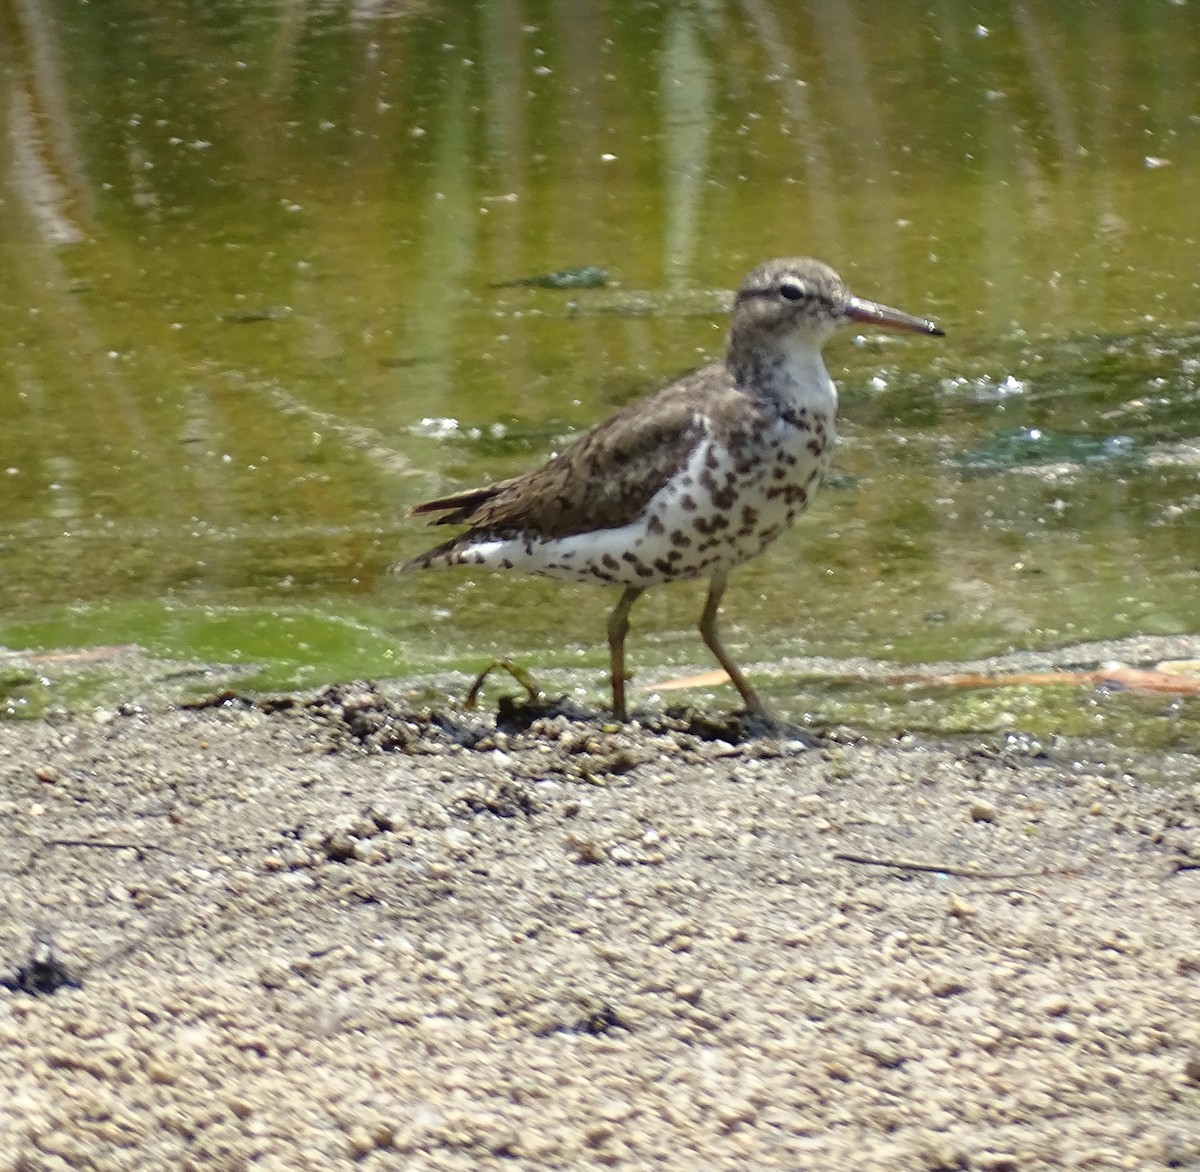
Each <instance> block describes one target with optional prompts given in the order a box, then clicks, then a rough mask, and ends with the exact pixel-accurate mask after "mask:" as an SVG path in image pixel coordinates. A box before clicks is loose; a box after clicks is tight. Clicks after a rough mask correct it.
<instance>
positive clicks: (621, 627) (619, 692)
mask: <svg viewBox="0 0 1200 1172" xmlns="http://www.w3.org/2000/svg"><path fill="white" fill-rule="evenodd" d="M643 589H644V588H643V587H641V586H626V587H625V592H624V594H622V595H621V601H620V602H618V603H617V605H616V606H614V607H613V612H612V614H610V615H609V616H608V652H609V656H610V658H611V662H612V698H613V716H615V717H616V718H617V719H618V720H628V719H629V714H628V713H627V712H626V710H625V681H626V680H627V679H628V678H629V677H628V676H627V675H626V673H625V636H626V635H627V634H628V633H629V611H630V609H631V608H632V607H633V604H634V603H635V602H637V600H638V599H639V598H640V597H641V595H642V591H643Z"/></svg>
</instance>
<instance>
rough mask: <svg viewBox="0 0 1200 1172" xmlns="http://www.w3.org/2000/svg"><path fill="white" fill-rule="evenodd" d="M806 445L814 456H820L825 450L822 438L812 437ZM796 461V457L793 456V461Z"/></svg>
mask: <svg viewBox="0 0 1200 1172" xmlns="http://www.w3.org/2000/svg"><path fill="white" fill-rule="evenodd" d="M804 446H805V447H806V448H807V449H808V450H809V452H810V453H811V454H812V455H814V456H819V455H820V454H821V453H822V452H823V451H824V450H825V445H824V444H823V443H821V441H820V440H815V439H810V440H809V441H808V443H806V444H805V445H804ZM795 462H796V461H795V458H794V457H793V459H792V463H793V464H794V463H795Z"/></svg>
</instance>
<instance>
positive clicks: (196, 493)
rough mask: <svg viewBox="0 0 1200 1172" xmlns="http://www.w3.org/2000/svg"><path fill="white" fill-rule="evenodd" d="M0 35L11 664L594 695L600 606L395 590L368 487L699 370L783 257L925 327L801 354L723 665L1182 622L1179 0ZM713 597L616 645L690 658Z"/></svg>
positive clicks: (182, 13)
mask: <svg viewBox="0 0 1200 1172" xmlns="http://www.w3.org/2000/svg"><path fill="white" fill-rule="evenodd" d="M0 60H2V61H3V64H4V71H3V79H4V87H5V89H4V96H3V99H2V101H3V106H2V113H3V118H4V122H5V127H6V131H7V133H6V135H5V137H4V140H3V141H4V147H3V151H4V155H3V158H4V174H5V179H6V183H5V187H4V189H3V198H2V200H0V338H3V340H4V345H3V352H2V354H0V502H2V504H3V509H2V513H0V517H2V519H0V608H2V609H0V615H2V617H0V644H3V645H5V646H8V647H13V648H27V647H33V648H56V647H81V646H84V647H86V646H96V645H113V644H117V645H120V644H128V643H136V644H138V645H140V646H141V647H143V648H145V649H146V650H147V651H148V652H149V653H150V654H151V655H153V656H156V657H161V658H164V659H168V660H170V659H179V660H183V661H187V662H205V663H210V662H218V663H224V664H230V665H235V666H237V665H240V666H241V667H243V668H246V669H248V674H247V675H245V676H244V677H239V678H242V679H245V680H248V681H249V682H251V683H256V684H257V685H259V686H264V687H283V686H293V685H301V684H305V683H309V682H317V681H324V680H327V679H330V678H347V677H352V676H364V675H428V674H432V673H438V672H444V671H448V670H455V669H461V670H473V669H476V668H477V667H479V666H481V665H482V663H483V662H485V661H486V660H488V659H490V658H492V657H495V656H497V655H513V656H517V657H519V658H521V659H522V660H523V661H527V662H530V663H533V664H537V665H543V666H548V667H550V668H554V667H576V668H586V669H587V670H586V671H583V672H581V673H580V674H579V675H578V677H577V680H578V683H579V685H580V686H581V687H584V688H586V689H587V691H586V694H587V695H588V696H589V697H591V698H592V699H593V700H594V701H599V700H600V699H602V698H603V695H604V690H603V670H602V669H603V665H604V662H605V658H606V655H605V650H604V647H603V622H604V614H605V612H606V609H607V608H608V606H610V605H611V602H612V598H611V597H610V595H609V594H607V593H606V592H604V591H602V590H599V589H592V588H587V587H577V588H571V587H564V586H562V585H560V584H555V583H544V582H539V581H536V580H531V579H520V578H505V577H503V576H491V577H479V576H472V575H470V574H468V573H466V572H463V573H456V574H444V575H432V574H431V575H428V576H425V577H418V578H414V579H407V578H406V579H399V578H396V577H394V576H392V575H391V574H389V572H388V570H389V567H390V566H391V565H392V564H393V563H394V562H396V561H398V560H400V559H401V558H403V557H407V556H410V555H411V554H413V553H415V552H417V551H418V550H419V549H420V548H422V546H423V544H424V543H426V542H427V541H428V540H429V536H428V534H427V533H426V532H424V531H423V530H422V527H420V526H418V525H417V524H415V523H414V522H412V521H408V520H406V519H405V518H404V512H405V509H406V508H407V507H408V506H409V505H410V504H412V503H414V502H416V501H418V500H421V499H424V498H425V497H427V496H429V495H431V494H435V493H439V492H443V491H449V490H452V489H453V488H455V487H462V486H467V485H469V484H471V483H474V482H477V481H481V480H485V479H487V478H491V477H497V476H502V475H507V474H510V473H513V472H516V471H519V470H521V469H523V468H526V467H528V466H530V465H531V464H533V463H534V462H536V461H537V460H539V459H541V458H543V457H544V456H545V455H546V453H547V452H549V451H551V450H553V449H555V448H556V447H557V446H559V445H561V444H562V443H563V442H564V441H565V440H566V439H567V438H569V437H570V436H571V435H573V434H576V433H577V432H579V431H580V430H582V429H584V428H586V427H587V426H588V425H590V424H591V423H593V422H595V421H597V420H598V419H600V418H602V417H603V416H604V415H605V414H607V413H608V412H610V411H611V410H612V409H613V408H614V407H616V406H617V405H619V404H620V403H623V402H625V401H627V400H628V399H630V398H631V397H634V396H636V395H638V394H641V393H643V392H645V391H646V390H649V389H652V388H653V387H654V386H655V385H657V384H659V383H661V382H662V381H664V380H666V379H669V378H670V377H673V376H674V375H676V374H678V373H680V372H681V371H683V370H686V369H688V368H690V367H692V366H694V365H696V364H697V363H699V362H701V361H704V360H707V359H710V358H713V357H717V356H719V354H720V353H721V349H722V345H723V334H724V329H725V316H724V308H723V307H724V305H725V303H726V298H727V295H728V291H729V289H730V288H732V287H733V286H735V285H736V284H737V283H738V281H739V280H740V279H741V277H742V275H743V274H744V273H745V271H746V270H747V269H749V268H750V267H751V266H752V265H753V264H755V263H757V262H758V261H759V260H761V259H763V258H764V257H767V256H771V255H780V254H789V253H811V254H815V255H818V256H820V257H821V258H822V259H824V260H827V261H829V262H830V263H832V264H833V265H834V266H835V267H836V268H838V269H839V270H840V271H841V272H842V274H843V275H844V276H845V277H846V279H847V280H848V281H849V282H850V284H851V285H852V286H853V287H854V288H855V290H856V291H857V292H859V293H860V294H862V295H864V296H867V297H874V298H877V299H880V300H883V301H886V302H889V303H891V304H894V305H897V306H899V307H901V308H904V309H907V310H909V311H911V312H915V313H921V314H928V315H930V316H933V317H936V318H937V319H938V320H939V321H940V322H941V324H942V325H943V326H944V327H945V329H946V332H947V337H946V338H945V339H943V340H929V341H926V340H915V339H912V340H910V339H899V338H892V337H888V338H881V337H878V336H875V335H869V336H866V337H863V338H858V339H856V338H853V337H851V336H849V335H845V336H842V337H839V338H837V339H835V340H834V341H833V342H832V343H831V344H830V346H829V348H828V351H827V359H828V362H829V366H830V370H831V372H832V373H833V374H834V377H835V379H836V380H837V381H838V383H839V385H840V387H841V390H842V396H843V411H842V416H843V418H842V425H841V430H842V435H843V443H842V446H841V448H840V450H839V453H838V456H837V458H836V461H835V475H834V477H833V479H832V481H831V483H830V484H829V485H828V486H827V488H826V490H825V491H824V492H823V494H822V495H821V496H820V497H819V498H818V500H817V503H816V504H815V506H814V508H813V510H812V511H811V513H810V514H809V515H808V516H807V517H806V518H804V520H803V521H802V522H801V523H800V524H799V525H798V526H797V527H796V529H795V531H794V532H792V533H790V534H788V535H787V536H786V537H785V538H783V539H782V540H781V541H780V542H779V543H778V544H777V545H776V546H775V547H773V548H772V549H771V550H770V551H769V552H768V554H766V555H765V556H764V557H762V558H760V559H759V560H757V561H756V562H754V563H752V564H751V565H749V566H747V567H745V568H744V569H743V570H741V571H740V572H739V573H738V574H737V575H736V576H735V577H734V579H733V582H732V584H731V587H730V590H729V593H728V595H727V597H726V607H725V624H726V631H727V641H728V643H729V645H730V647H731V649H733V650H734V651H735V654H736V655H737V656H738V658H739V659H741V660H743V661H745V662H748V663H751V664H753V663H757V662H766V661H772V662H773V661H777V660H779V659H780V658H784V657H789V656H803V655H816V654H820V655H832V656H848V655H857V656H865V657H869V658H887V659H892V660H897V661H902V662H903V661H913V662H915V661H924V660H930V659H961V658H966V657H971V656H979V655H986V654H993V653H1000V652H1004V651H1007V650H1010V649H1023V648H1048V647H1054V646H1058V645H1062V644H1066V643H1073V642H1077V641H1081V640H1083V639H1092V638H1099V639H1104V638H1113V637H1118V636H1122V635H1126V634H1134V633H1146V634H1174V633H1180V632H1191V631H1196V630H1197V629H1200V591H1198V590H1197V589H1196V586H1197V580H1198V577H1200V547H1198V544H1197V518H1196V511H1197V508H1198V507H1200V488H1198V483H1200V482H1198V478H1197V473H1198V470H1200V424H1198V423H1197V422H1196V420H1197V411H1196V402H1197V398H1198V397H1200V321H1198V315H1197V309H1196V306H1197V278H1196V274H1197V272H1200V263H1198V261H1200V255H1198V254H1200V248H1198V247H1197V234H1198V232H1200V216H1198V215H1197V213H1196V208H1197V207H1200V150H1198V149H1197V147H1198V141H1197V140H1198V139H1200V107H1197V106H1196V102H1195V94H1196V93H1197V92H1200V89H1198V85H1197V83H1198V82H1200V14H1198V12H1197V9H1196V6H1195V5H1173V4H1162V5H1146V4H1144V3H1141V2H1135V0H1127V2H1125V3H1117V4H1088V3H1076V4H1071V5H1064V6H1058V7H1057V8H1055V10H1054V11H1053V12H1049V11H1041V10H1035V11H1031V10H1029V9H1026V8H1016V9H1014V8H1013V7H1012V6H1009V5H1000V4H986V3H979V4H950V3H943V4H937V5H934V6H926V5H917V4H906V3H898V4H893V5H889V6H886V7H885V8H880V7H878V6H872V7H870V8H869V9H868V7H867V6H865V5H859V6H857V7H855V6H849V5H834V4H824V3H814V4H794V3H783V2H782V0H775V2H771V0H755V2H750V0H746V2H744V3H741V4H732V3H721V2H719V0H706V2H704V3H696V4H683V3H680V4H652V3H644V4H638V5H636V6H631V5H628V4H624V3H618V2H617V0H612V2H610V3H595V4H593V3H587V4H583V3H563V4H556V5H551V6H540V5H539V6H534V5H521V4H518V3H498V4H493V3H484V2H482V0H480V2H478V3H454V4H450V3H446V4H437V3H427V4H422V5H409V4H400V3H388V2H387V0H379V2H376V3H370V4H368V3H360V4H356V5H352V6H349V7H343V6H333V5H327V4H316V3H312V4H307V5H306V4H303V3H293V2H283V0H281V2H280V3H278V4H242V3H239V4H232V3H224V4H222V3H215V4H208V5H204V6H200V7H196V6H193V5H188V4H183V3H170V2H168V3H158V4H155V5H139V4H133V3H119V2H115V0H114V2H111V3H106V4H104V5H75V4H68V3H66V2H65V0H63V2H61V3H52V2H47V3H40V4H38V3H32V4H27V5H23V6H20V7H18V6H16V5H5V6H3V7H0ZM582 266H596V267H599V268H603V269H604V270H605V271H606V272H607V273H608V277H609V282H608V284H607V286H605V287H603V288H566V289H563V288H544V287H538V286H536V285H534V286H520V285H518V286H512V285H507V284H506V282H510V281H512V280H515V279H519V278H527V277H535V276H538V275H540V274H546V273H550V272H555V271H561V270H566V269H572V268H579V267H582ZM498 286H499V287H498ZM702 591H703V587H702V586H701V585H699V584H697V585H694V586H680V587H675V588H671V589H664V590H661V591H657V592H654V593H652V594H651V595H650V596H649V597H648V598H647V599H645V600H643V602H642V603H640V604H639V608H638V610H637V611H636V612H635V630H634V633H633V634H632V636H631V643H630V656H631V659H632V661H633V664H634V666H635V667H641V668H643V669H650V668H658V669H661V668H663V667H664V666H667V665H671V666H674V667H677V668H678V669H679V671H680V672H681V673H682V672H685V671H694V670H703V669H707V668H708V667H709V666H710V664H709V663H708V661H707V659H706V656H705V654H704V652H703V648H702V647H701V645H700V644H699V640H698V638H697V636H696V634H695V631H694V623H695V620H696V617H697V614H698V609H699V605H700V600H701V596H702ZM659 674H660V676H661V672H660V673H659ZM206 678H207V677H206ZM770 691H771V695H772V699H773V700H774V701H775V702H776V703H777V704H779V705H780V706H781V707H783V708H785V709H787V710H790V711H795V712H803V711H806V710H808V709H809V708H811V701H812V698H811V696H810V695H808V694H806V692H805V690H804V688H802V687H800V686H798V685H797V684H796V683H795V682H789V681H787V680H786V679H785V680H776V681H774V682H773V683H772V685H771V688H770ZM1187 703H1189V704H1190V703H1191V702H1190V701H1189V702H1187ZM10 707H12V705H10ZM16 707H17V709H20V705H19V704H18V705H16ZM826 708H827V710H828V711H829V712H830V713H831V714H832V715H834V716H836V715H837V712H838V710H839V709H838V705H837V703H835V702H834V701H833V700H831V699H830V698H829V697H826V698H825V701H823V705H822V710H823V711H824V710H826Z"/></svg>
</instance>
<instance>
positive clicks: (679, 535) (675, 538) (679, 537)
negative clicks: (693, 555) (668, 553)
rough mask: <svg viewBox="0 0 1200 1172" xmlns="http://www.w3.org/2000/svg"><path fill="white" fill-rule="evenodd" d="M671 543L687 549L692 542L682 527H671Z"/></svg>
mask: <svg viewBox="0 0 1200 1172" xmlns="http://www.w3.org/2000/svg"><path fill="white" fill-rule="evenodd" d="M671 544H672V545H677V546H678V547H679V548H680V549H687V547H688V546H689V545H691V544H692V539H691V538H690V537H689V536H688V535H687V534H686V533H684V531H683V530H682V529H672V530H671Z"/></svg>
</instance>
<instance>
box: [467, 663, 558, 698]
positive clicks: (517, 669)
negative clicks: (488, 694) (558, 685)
mask: <svg viewBox="0 0 1200 1172" xmlns="http://www.w3.org/2000/svg"><path fill="white" fill-rule="evenodd" d="M494 671H506V672H508V674H509V675H510V676H512V678H513V679H514V680H516V681H517V683H518V684H520V685H521V687H522V688H524V689H525V691H526V692H528V693H529V702H530V703H531V704H536V703H537V702H538V701H539V700H540V699H541V698H542V689H541V688H540V687H539V686H538V683H537V681H536V680H535V679H534V678H533V676H531V675H530V674H529V673H528V672H527V671H526V670H525V669H524V668H523V667H521V666H520V665H519V664H516V663H513V661H512V660H511V659H493V660H492V662H491V663H489V664H488V665H487V667H485V668H484V669H483V671H481V672H480V673H479V674H478V675H477V676H476V677H475V682H474V683H473V684H472V685H471V689H470V691H469V692H467V694H466V696H465V697H464V699H463V707H464V708H466V709H468V710H470V709H472V708H474V707H475V703H476V701H477V700H478V699H479V693H480V692H481V691H482V690H483V685H484V681H486V680H487V678H488V676H490V675H491V674H492V672H494Z"/></svg>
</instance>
